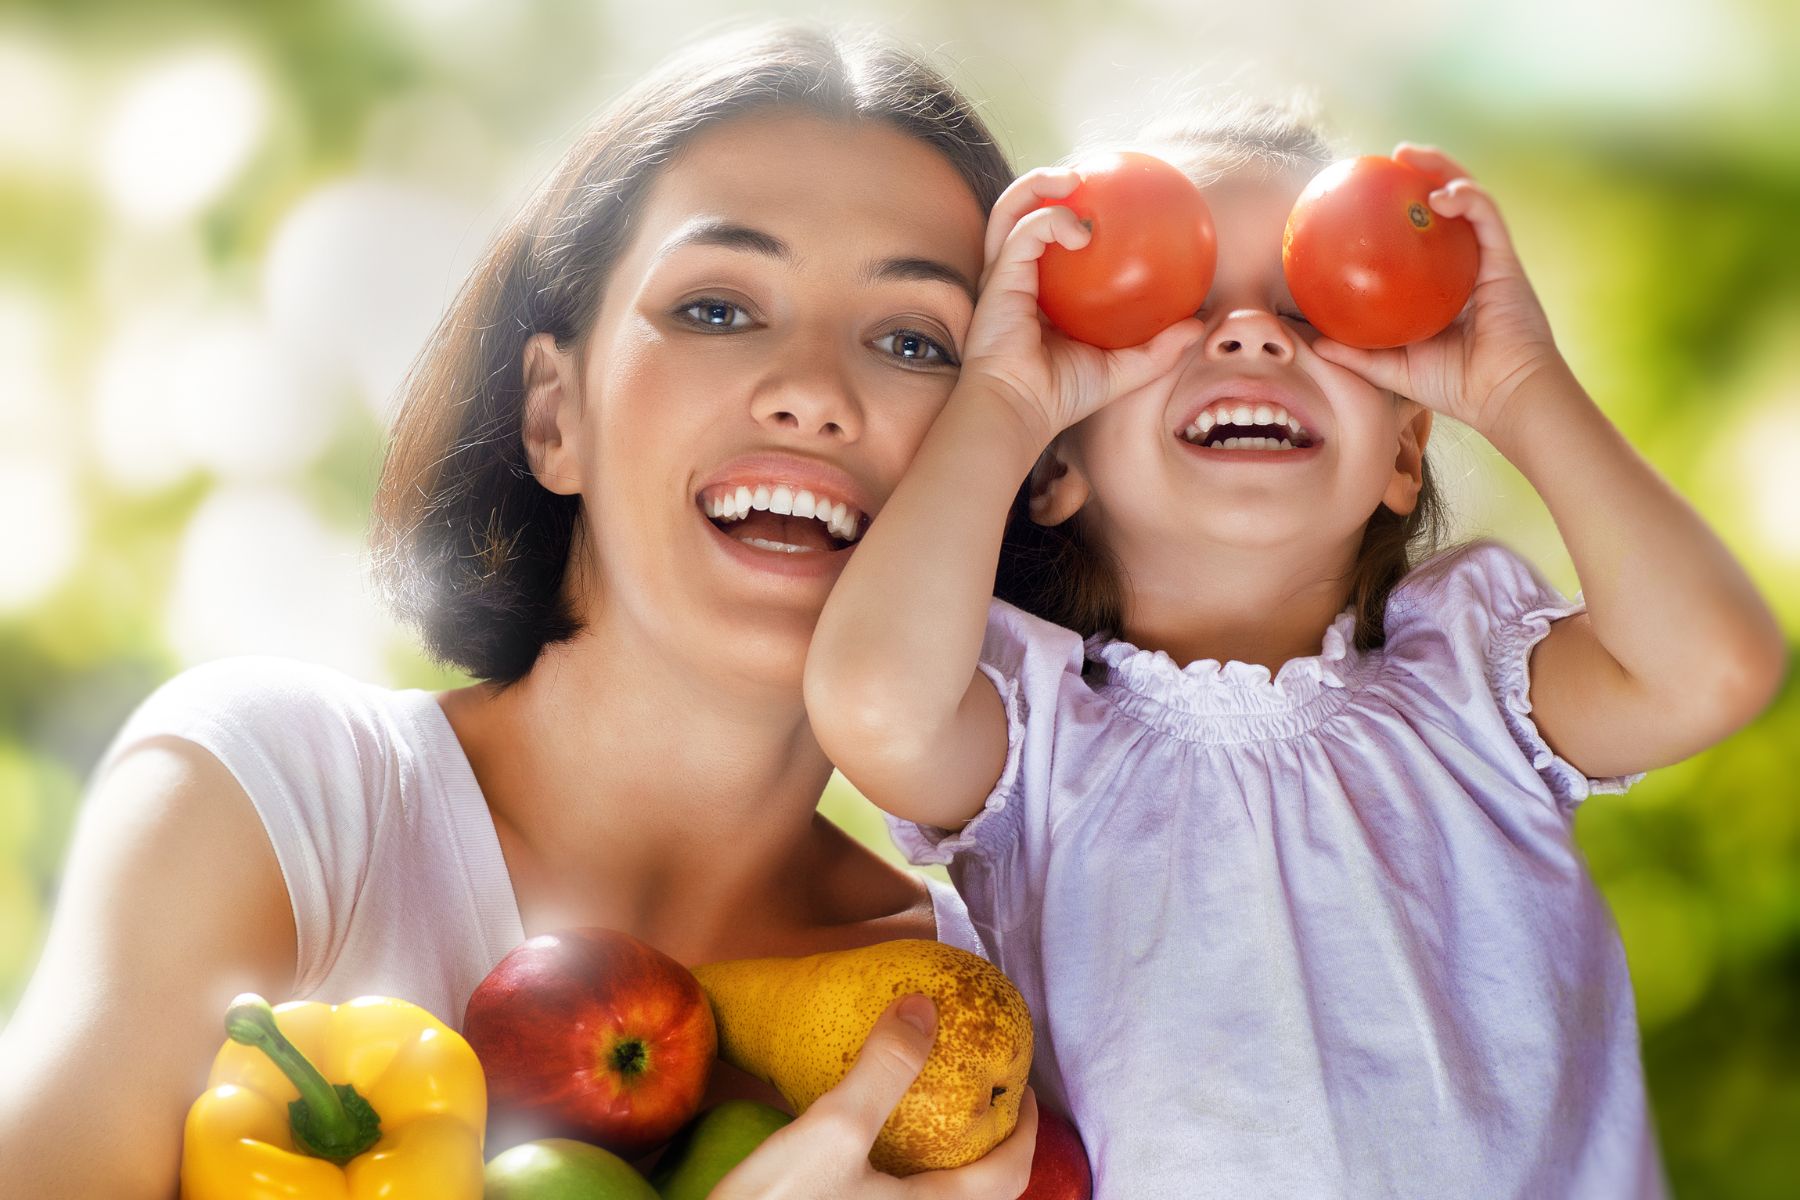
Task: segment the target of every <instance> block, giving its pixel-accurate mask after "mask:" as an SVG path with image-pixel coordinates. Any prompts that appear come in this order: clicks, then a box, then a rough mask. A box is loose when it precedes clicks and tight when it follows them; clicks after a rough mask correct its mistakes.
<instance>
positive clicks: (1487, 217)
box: [1430, 179, 1521, 284]
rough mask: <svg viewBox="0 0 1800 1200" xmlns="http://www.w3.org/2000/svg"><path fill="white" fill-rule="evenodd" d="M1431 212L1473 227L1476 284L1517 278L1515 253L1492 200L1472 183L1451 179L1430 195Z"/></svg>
mask: <svg viewBox="0 0 1800 1200" xmlns="http://www.w3.org/2000/svg"><path fill="white" fill-rule="evenodd" d="M1430 201H1431V207H1432V209H1433V211H1435V212H1437V213H1440V214H1441V215H1443V216H1446V217H1462V218H1464V219H1465V220H1467V221H1468V222H1469V224H1471V225H1473V226H1474V227H1475V240H1476V241H1477V242H1478V243H1479V244H1480V246H1481V270H1480V272H1479V273H1478V274H1477V275H1476V277H1475V282H1476V283H1478V284H1479V283H1482V282H1484V281H1486V280H1488V279H1494V278H1499V277H1501V276H1510V275H1517V274H1520V273H1521V272H1520V270H1519V257H1518V253H1517V252H1516V251H1515V250H1514V249H1513V244H1512V235H1511V234H1509V233H1508V232H1507V231H1506V222H1505V221H1504V220H1502V219H1501V217H1500V209H1499V206H1497V205H1496V204H1495V203H1494V200H1493V197H1491V196H1489V195H1488V194H1487V193H1486V192H1484V191H1482V190H1481V185H1480V184H1478V183H1476V182H1475V181H1474V180H1473V179H1455V180H1452V181H1451V182H1450V183H1448V184H1446V185H1445V186H1444V187H1441V188H1439V189H1438V190H1437V191H1435V192H1433V193H1431V196H1430Z"/></svg>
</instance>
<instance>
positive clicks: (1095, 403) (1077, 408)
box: [958, 167, 1205, 444]
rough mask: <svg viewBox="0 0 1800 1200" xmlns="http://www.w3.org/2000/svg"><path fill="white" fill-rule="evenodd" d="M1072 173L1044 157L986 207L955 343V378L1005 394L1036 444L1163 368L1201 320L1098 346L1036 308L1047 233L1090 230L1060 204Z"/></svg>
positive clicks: (1049, 239) (1082, 237)
mask: <svg viewBox="0 0 1800 1200" xmlns="http://www.w3.org/2000/svg"><path fill="white" fill-rule="evenodd" d="M1080 183H1081V176H1080V175H1078V174H1077V173H1076V172H1074V171H1072V170H1069V169H1067V168H1063V167H1045V168H1041V169H1039V170H1036V171H1032V172H1030V173H1029V174H1027V175H1023V176H1021V177H1020V178H1019V179H1017V180H1015V181H1014V182H1013V184H1012V186H1010V187H1008V188H1007V189H1006V191H1005V192H1004V193H1003V194H1002V195H1001V197H1000V199H999V200H998V201H997V202H995V204H994V211H993V213H992V214H991V215H990V216H989V217H988V227H987V245H986V253H985V262H986V266H984V267H983V269H982V273H981V298H980V300H979V302H978V303H977V304H976V305H975V316H974V319H973V320H972V321H971V322H970V324H969V333H968V337H967V340H966V344H965V346H964V348H963V366H962V375H961V379H960V380H959V382H958V387H963V386H966V385H970V384H975V385H977V386H989V387H991V388H992V389H993V390H994V391H995V392H996V393H997V394H998V395H999V396H1001V397H1002V398H1003V399H1004V400H1006V401H1007V402H1009V403H1011V404H1012V405H1013V406H1014V407H1015V408H1016V410H1017V412H1018V414H1019V416H1020V417H1021V418H1022V419H1023V420H1024V421H1025V422H1026V425H1027V428H1028V429H1029V430H1030V432H1031V433H1032V435H1033V436H1034V438H1036V439H1037V440H1038V442H1039V444H1048V442H1049V441H1050V439H1051V438H1053V437H1055V436H1056V435H1057V434H1058V433H1060V432H1062V431H1063V430H1064V429H1067V428H1068V427H1069V426H1070V425H1073V424H1075V422H1077V421H1079V420H1081V419H1082V418H1083V417H1085V416H1087V415H1088V414H1089V413H1091V412H1093V411H1095V410H1096V409H1098V408H1100V407H1101V406H1103V405H1105V404H1106V403H1108V402H1109V401H1111V400H1114V399H1116V398H1118V397H1119V396H1122V395H1124V394H1125V393H1126V392H1130V391H1133V390H1135V389H1137V388H1140V387H1142V386H1144V385H1145V384H1147V383H1149V382H1150V381H1151V380H1153V379H1155V378H1156V377H1157V376H1158V375H1161V374H1162V373H1163V372H1165V371H1167V370H1169V369H1170V368H1171V367H1173V366H1174V365H1175V361H1176V360H1177V359H1178V358H1180V357H1181V355H1182V353H1183V352H1185V351H1186V350H1187V349H1188V347H1190V346H1191V345H1193V344H1194V342H1196V341H1198V340H1199V338H1200V336H1201V334H1202V333H1204V332H1205V327H1204V326H1202V325H1201V323H1200V322H1199V321H1196V320H1192V319H1188V320H1183V321H1180V322H1177V323H1176V324H1174V325H1172V326H1170V327H1169V328H1168V329H1165V330H1163V331H1162V332H1161V333H1159V334H1157V335H1156V336H1155V337H1153V338H1151V339H1150V340H1149V341H1148V342H1146V343H1144V344H1143V345H1141V346H1132V347H1129V348H1127V349H1124V350H1101V349H1099V348H1097V347H1094V346H1089V345H1087V344H1086V343H1084V342H1078V341H1076V340H1074V339H1073V338H1069V337H1065V336H1063V335H1062V334H1061V333H1059V332H1058V331H1057V330H1056V329H1055V328H1054V327H1053V326H1051V325H1050V323H1049V322H1048V321H1046V320H1045V319H1044V316H1043V313H1042V312H1041V311H1040V310H1039V308H1038V302H1037V298H1038V269H1037V264H1038V259H1039V258H1041V257H1042V256H1043V253H1044V250H1045V248H1046V247H1048V246H1050V245H1051V244H1052V243H1055V244H1057V245H1060V246H1062V247H1063V248H1064V249H1066V250H1079V249H1081V248H1082V247H1083V246H1086V245H1087V244H1088V241H1089V239H1091V238H1092V236H1093V234H1092V232H1091V231H1090V230H1089V229H1088V228H1087V227H1086V226H1085V225H1083V224H1082V222H1081V220H1080V218H1078V217H1077V216H1076V215H1075V213H1074V211H1073V210H1072V209H1069V208H1065V207H1063V206H1062V205H1050V206H1049V207H1039V205H1041V204H1042V203H1043V202H1044V201H1046V200H1060V199H1062V198H1063V197H1065V196H1067V195H1068V194H1069V193H1070V192H1072V191H1074V190H1075V188H1076V186H1077V185H1079V184H1080Z"/></svg>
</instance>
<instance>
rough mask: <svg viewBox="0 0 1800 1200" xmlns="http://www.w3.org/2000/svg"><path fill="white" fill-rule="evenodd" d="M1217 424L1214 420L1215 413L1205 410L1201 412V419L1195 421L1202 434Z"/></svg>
mask: <svg viewBox="0 0 1800 1200" xmlns="http://www.w3.org/2000/svg"><path fill="white" fill-rule="evenodd" d="M1217 424H1218V422H1217V421H1215V420H1213V415H1212V414H1211V413H1209V412H1203V413H1201V414H1200V419H1199V420H1198V421H1195V422H1194V428H1195V429H1197V430H1199V431H1200V432H1201V433H1202V434H1205V433H1206V432H1207V431H1208V430H1210V429H1211V428H1212V427H1213V426H1214V425H1217Z"/></svg>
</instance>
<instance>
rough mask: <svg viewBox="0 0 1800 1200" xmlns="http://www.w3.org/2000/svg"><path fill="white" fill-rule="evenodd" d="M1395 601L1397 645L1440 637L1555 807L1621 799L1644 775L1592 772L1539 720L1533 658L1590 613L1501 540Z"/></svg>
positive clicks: (1419, 579)
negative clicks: (1550, 637)
mask: <svg viewBox="0 0 1800 1200" xmlns="http://www.w3.org/2000/svg"><path fill="white" fill-rule="evenodd" d="M1395 599H1396V600H1397V601H1398V603H1392V602H1391V603H1390V609H1389V619H1388V639H1389V644H1390V647H1396V648H1397V647H1398V646H1399V645H1402V644H1406V643H1409V642H1410V643H1414V644H1416V643H1418V642H1419V641H1421V640H1426V639H1435V638H1441V639H1442V640H1443V643H1444V644H1443V647H1442V652H1441V660H1442V661H1443V662H1444V663H1445V664H1446V665H1449V666H1450V667H1451V668H1452V669H1454V670H1456V671H1459V672H1461V673H1462V674H1464V675H1468V676H1472V677H1474V678H1473V679H1472V680H1471V682H1473V683H1478V684H1479V685H1480V686H1481V687H1482V689H1483V690H1485V691H1486V692H1487V694H1488V695H1490V696H1491V697H1492V698H1493V700H1494V702H1495V703H1496V704H1497V705H1498V706H1499V710H1500V715H1501V717H1502V719H1503V720H1504V722H1505V726H1506V729H1507V732H1508V733H1509V734H1510V735H1511V740H1512V742H1513V744H1514V746H1515V747H1516V748H1517V750H1518V751H1519V752H1520V753H1523V754H1524V755H1525V757H1526V758H1527V759H1528V760H1529V761H1530V763H1531V765H1532V768H1533V769H1534V770H1535V771H1536V772H1537V773H1538V775H1539V777H1540V778H1541V779H1542V780H1543V781H1544V784H1545V786H1546V787H1548V788H1549V790H1550V794H1551V795H1552V796H1553V797H1554V798H1555V800H1556V802H1557V804H1558V805H1559V806H1561V807H1562V808H1564V809H1573V808H1574V807H1575V806H1577V805H1579V804H1580V803H1581V802H1582V801H1583V800H1585V799H1587V797H1588V796H1590V795H1593V794H1595V793H1620V792H1624V791H1625V790H1626V789H1628V788H1630V787H1631V786H1632V785H1633V784H1635V783H1637V781H1638V780H1640V779H1642V778H1643V777H1644V776H1643V774H1642V773H1641V772H1640V773H1637V774H1632V775H1618V776H1604V777H1596V776H1589V775H1587V774H1584V773H1583V772H1582V771H1581V769H1580V768H1579V767H1577V766H1575V764H1573V763H1571V762H1569V761H1568V760H1567V759H1565V758H1563V757H1562V756H1561V755H1559V754H1557V753H1556V752H1555V751H1554V750H1552V749H1551V748H1550V743H1549V742H1548V741H1547V740H1545V738H1544V735H1543V733H1542V732H1541V731H1540V730H1539V729H1538V727H1537V723H1536V722H1535V721H1533V720H1532V718H1531V652H1532V650H1533V649H1534V648H1535V647H1536V646H1537V644H1538V643H1539V642H1541V641H1543V640H1544V637H1545V636H1546V635H1547V634H1549V632H1550V627H1551V626H1552V625H1553V624H1554V623H1555V622H1557V621H1560V620H1562V619H1563V618H1564V617H1569V616H1574V615H1575V614H1576V613H1580V612H1584V611H1586V609H1587V605H1586V603H1585V602H1583V601H1582V599H1581V598H1580V597H1579V596H1577V597H1576V598H1575V599H1573V600H1570V599H1568V598H1566V597H1564V596H1563V595H1562V594H1561V593H1559V592H1558V591H1557V590H1556V589H1555V588H1553V587H1551V586H1550V585H1549V584H1548V583H1546V582H1544V580H1543V579H1542V578H1540V577H1539V576H1538V574H1537V572H1536V571H1534V570H1533V569H1532V567H1531V565H1530V564H1529V563H1527V562H1526V561H1525V560H1524V559H1522V558H1520V557H1519V556H1518V555H1517V554H1515V553H1513V552H1512V551H1511V550H1509V549H1507V548H1506V547H1505V546H1502V545H1500V544H1499V543H1497V542H1477V543H1475V544H1473V545H1469V546H1465V547H1462V548H1460V549H1458V550H1456V551H1453V552H1451V553H1449V554H1446V555H1444V556H1443V557H1442V558H1440V559H1438V560H1436V561H1434V562H1431V563H1428V564H1426V565H1424V566H1422V567H1420V568H1419V570H1418V571H1417V572H1416V573H1415V574H1414V575H1413V576H1411V577H1409V578H1408V579H1407V580H1406V582H1405V583H1404V584H1403V585H1402V587H1401V589H1397V590H1396V592H1395Z"/></svg>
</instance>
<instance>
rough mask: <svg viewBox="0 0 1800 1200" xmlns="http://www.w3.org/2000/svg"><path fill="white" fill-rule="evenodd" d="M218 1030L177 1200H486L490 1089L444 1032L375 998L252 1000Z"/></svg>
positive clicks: (404, 1007)
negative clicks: (220, 1039)
mask: <svg viewBox="0 0 1800 1200" xmlns="http://www.w3.org/2000/svg"><path fill="white" fill-rule="evenodd" d="M278 1019H279V1021H278ZM225 1029H226V1032H227V1033H228V1034H229V1035H230V1037H231V1040H230V1041H228V1042H226V1043H225V1046H224V1048H223V1049H221V1050H220V1051H219V1053H218V1056H217V1057H216V1058H215V1059H214V1060H213V1066H212V1074H211V1076H210V1077H209V1078H208V1080H207V1090H206V1092H205V1093H204V1094H203V1095H202V1096H201V1097H200V1098H199V1099H198V1100H196V1101H194V1105H193V1107H192V1108H190V1109H189V1110H188V1115H187V1127H186V1130H185V1131H184V1133H183V1138H182V1151H181V1197H182V1200H377V1198H379V1200H480V1197H481V1189H482V1175H481V1171H482V1157H481V1152H482V1142H483V1139H484V1137H485V1135H486V1128H487V1080H486V1078H485V1077H484V1076H483V1074H482V1071H481V1063H480V1062H479V1061H478V1060H477V1059H476V1057H475V1051H474V1050H472V1049H470V1047H469V1043H468V1042H466V1041H464V1040H463V1039H462V1035H460V1034H458V1033H457V1032H456V1031H455V1030H453V1029H451V1028H450V1027H449V1026H448V1025H445V1024H444V1023H443V1022H442V1021H439V1020H438V1019H437V1018H436V1017H434V1016H432V1015H431V1014H430V1013H428V1012H426V1011H425V1010H424V1009H422V1008H419V1007H417V1006H416V1005H412V1004H408V1003H406V1002H405V1001H403V1000H390V999H387V998H386V997H382V996H364V997H362V998H361V999H358V1000H352V1001H351V1002H350V1003H348V1004H318V1003H304V1002H299V1001H295V1002H292V1003H288V1004H283V1005H282V1006H281V1007H279V1008H273V1009H272V1008H270V1007H269V1004H268V1002H267V1001H266V1000H264V999H263V998H262V997H261V996H257V995H254V994H250V993H246V994H245V995H242V996H239V997H238V998H237V999H236V1000H235V1001H233V1002H232V1005H231V1010H230V1012H228V1013H227V1014H226V1017H225ZM290 1039H291V1040H290ZM315 1063H316V1064H318V1065H317V1066H316V1067H315V1066H314V1065H313V1064H315ZM327 1080H344V1081H345V1082H343V1083H338V1084H332V1083H328V1082H327Z"/></svg>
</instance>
